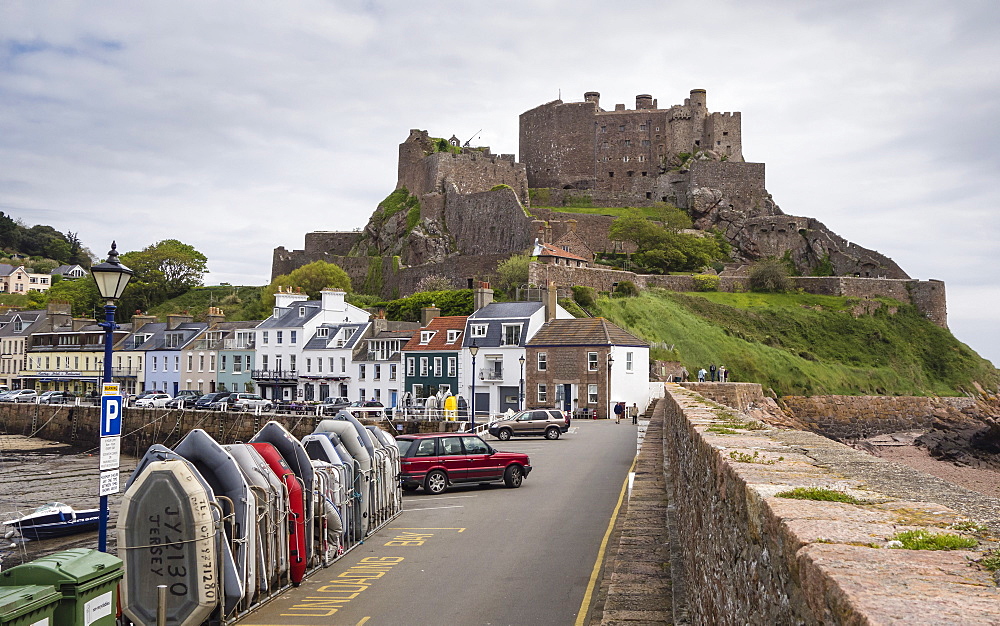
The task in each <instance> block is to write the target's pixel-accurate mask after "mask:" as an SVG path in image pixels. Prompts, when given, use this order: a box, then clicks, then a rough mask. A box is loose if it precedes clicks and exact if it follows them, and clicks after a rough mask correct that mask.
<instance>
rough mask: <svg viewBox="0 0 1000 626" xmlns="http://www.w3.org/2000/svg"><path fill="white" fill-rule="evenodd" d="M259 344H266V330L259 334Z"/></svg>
mask: <svg viewBox="0 0 1000 626" xmlns="http://www.w3.org/2000/svg"><path fill="white" fill-rule="evenodd" d="M260 342H261V343H262V344H267V331H266V330H265V331H263V332H261V334H260Z"/></svg>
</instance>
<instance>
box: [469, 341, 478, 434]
mask: <svg viewBox="0 0 1000 626" xmlns="http://www.w3.org/2000/svg"><path fill="white" fill-rule="evenodd" d="M469 353H470V354H472V402H471V403H470V404H471V406H472V413H471V414H470V416H469V417H470V418H471V423H472V429H471V430H472V431H473V432H475V430H476V355H477V354H479V346H477V345H476V340H475V339H473V340H472V345H471V346H469Z"/></svg>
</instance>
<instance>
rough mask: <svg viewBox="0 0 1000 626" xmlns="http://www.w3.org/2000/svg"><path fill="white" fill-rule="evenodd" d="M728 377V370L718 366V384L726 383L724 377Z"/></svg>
mask: <svg viewBox="0 0 1000 626" xmlns="http://www.w3.org/2000/svg"><path fill="white" fill-rule="evenodd" d="M728 376H729V370H727V369H726V366H725V365H720V366H719V382H720V383H724V382H726V377H728Z"/></svg>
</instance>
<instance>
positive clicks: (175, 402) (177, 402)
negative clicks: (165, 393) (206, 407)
mask: <svg viewBox="0 0 1000 626" xmlns="http://www.w3.org/2000/svg"><path fill="white" fill-rule="evenodd" d="M200 397H201V392H200V391H198V390H197V389H181V390H180V391H178V392H177V395H176V396H174V397H173V398H172V399H171V400H170V402H167V405H166V406H167V408H168V409H193V408H194V404H195V402H197V401H198V398H200Z"/></svg>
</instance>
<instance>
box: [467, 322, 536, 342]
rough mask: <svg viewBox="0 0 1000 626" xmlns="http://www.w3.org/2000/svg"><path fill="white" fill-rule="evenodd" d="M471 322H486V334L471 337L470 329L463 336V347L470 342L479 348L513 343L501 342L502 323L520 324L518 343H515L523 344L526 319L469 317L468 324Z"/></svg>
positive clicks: (526, 331)
mask: <svg viewBox="0 0 1000 626" xmlns="http://www.w3.org/2000/svg"><path fill="white" fill-rule="evenodd" d="M473 324H486V325H487V327H486V336H485V337H482V336H480V337H473V336H472V331H471V329H470V331H469V333H467V335H466V338H465V343H464V344H463V345H464V346H465V347H469V346H471V345H472V342H473V341H475V342H476V346H477V347H479V348H500V347H505V346H512V345H514V344H507V343H504V342H503V338H504V328H503V327H504V325H505V324H507V325H510V324H520V325H521V334H520V339H521V341H520V343H519V344H517V345H524V341H525V338H526V337H527V336H528V320H526V319H524V318H509V319H478V320H474V319H472V318H469V326H472V325H473Z"/></svg>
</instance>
